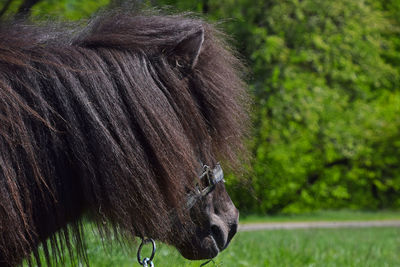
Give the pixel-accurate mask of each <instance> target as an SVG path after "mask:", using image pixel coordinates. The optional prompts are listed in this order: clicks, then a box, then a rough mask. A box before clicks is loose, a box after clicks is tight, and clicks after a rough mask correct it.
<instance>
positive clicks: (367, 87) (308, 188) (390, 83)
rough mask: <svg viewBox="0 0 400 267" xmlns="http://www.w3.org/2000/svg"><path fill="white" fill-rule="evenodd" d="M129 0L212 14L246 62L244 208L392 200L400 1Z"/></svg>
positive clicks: (14, 0)
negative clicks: (248, 120) (249, 124)
mask: <svg viewBox="0 0 400 267" xmlns="http://www.w3.org/2000/svg"><path fill="white" fill-rule="evenodd" d="M125 2H126V1H124V0H96V1H90V0H1V1H0V19H1V18H5V17H11V16H17V17H18V16H30V17H31V18H32V19H33V20H37V21H40V20H52V19H56V20H81V19H86V18H90V16H92V15H93V14H95V13H96V12H98V11H100V10H102V9H106V8H110V7H113V6H122V7H123V6H124V3H125ZM136 2H137V5H143V6H144V7H145V8H162V9H166V6H169V8H167V9H166V10H168V12H171V11H172V12H187V11H193V12H195V13H196V14H200V16H202V17H204V18H205V19H206V20H208V21H212V22H216V23H218V25H219V26H218V27H220V28H222V29H223V30H224V31H225V32H227V33H228V34H229V36H231V37H232V40H231V41H230V42H231V43H232V45H233V47H235V48H236V49H237V50H238V52H239V54H240V55H241V57H242V59H243V61H244V62H245V64H246V65H247V66H248V69H249V74H248V76H247V82H248V83H249V87H250V88H249V90H250V92H251V96H252V98H253V106H252V111H251V112H252V113H251V117H252V120H253V128H252V130H251V137H250V138H249V140H248V141H247V143H248V147H249V150H250V154H251V158H252V159H251V161H250V163H249V165H248V166H244V168H245V169H246V170H247V174H246V175H244V176H243V177H242V176H241V177H236V176H233V175H229V177H228V179H227V186H228V189H229V192H230V195H231V196H232V198H233V200H234V202H235V204H236V205H237V206H238V207H239V209H240V210H241V213H242V214H244V215H254V214H258V215H259V216H264V215H274V214H275V215H276V214H280V215H282V214H304V213H306V214H310V213H312V212H316V211H326V210H347V211H346V212H344V213H343V212H342V213H340V212H339V213H335V215H334V216H333V217H335V216H339V217H340V216H344V217H346V216H347V215H349V214H352V212H349V211H375V212H379V211H382V210H386V211H387V210H392V211H396V210H398V209H399V208H400V75H399V72H400V53H399V52H400V0H336V1H327V0H201V1H195V0H148V1H136ZM325 214H329V213H325ZM343 214H345V215H343ZM353 214H355V213H353ZM391 214H392V215H390V216H391V217H393V216H394V217H396V216H397V217H400V216H399V215H398V214H399V213H396V212H393V213H391ZM393 214H397V215H393ZM349 216H350V217H351V216H352V215H349ZM326 217H329V215H327V216H326ZM393 231H395V230H393ZM396 231H397V230H396ZM395 233H396V234H397V235H398V232H395ZM314 234H315V233H314ZM347 234H348V233H347ZM384 234H385V233H379V234H377V235H380V236H382V235H383V236H384ZM345 235H346V234H345ZM345 235H344V236H345ZM360 235H362V234H360ZM389 236H393V233H392V232H390V233H387V238H389ZM398 236H400V235H398ZM253 238H256V237H253ZM266 238H267V237H266ZM385 238H386V237H385ZM322 239H323V238H322ZM340 239H341V238H338V240H340ZM279 240H281V241H279V242H281V243H282V242H283V243H285V242H286V241H282V240H287V239H284V238H283V237H282V239H279ZM386 240H388V239H386ZM398 241H399V240H398V239H397V242H398ZM287 242H289V243H288V244H290V243H291V242H290V241H287ZM375 242H377V241H375ZM288 244H286V245H288ZM399 244H400V243H397V245H394V248H395V249H394V248H393V247H392V251H397V252H399V251H400V249H399ZM269 245H271V246H274V244H269ZM286 245H285V246H286ZM303 245H304V244H301V243H299V246H303ZM275 246H276V244H275ZM374 246H375V245H373V243H371V247H374ZM292 249H293V248H292ZM314 249H317V248H314ZM393 249H394V250H393ZM322 250H323V249H322ZM367 250H368V249H367ZM369 251H370V252H368V253H371V248H370V250H369ZM357 253H358V252H357ZM283 255H286V254H283ZM382 255H383V254H382ZM382 255H381V256H382ZM288 257H289V256H287V255H286V258H288ZM296 257H297V258H296ZM296 257H293V259H298V258H299V255H297V256H296ZM385 257H386V259H388V258H389V256H387V255H386V256H385ZM396 257H397V258H396V260H397V261H394V262H396V264H397V263H399V262H400V261H399V260H400V259H399V257H398V256H396ZM282 260H283V258H281V259H279V261H281V263H282ZM236 263H237V264H239V263H238V262H236ZM270 263H271V262H269V263H268V262H267V261H266V262H264V263H261V264H259V263H253V264H255V265H251V266H269V264H270ZM290 263H293V262H290ZM380 263H382V262H380ZM340 264H344V265H341V266H348V265H347V264H345V263H338V266H339V265H340ZM374 264H379V262H378V263H374ZM393 264H394V263H393ZM272 265H273V264H272ZM289 265H290V264H289ZM300 265H301V264H300ZM350 265H352V264H350ZM389 265H390V264H389ZM171 266H172V265H171ZM232 266H236V265H232ZM237 266H242V265H240V264H239V265H237ZM243 266H250V265H246V264H244V263H243ZM278 266H279V264H278ZM354 266H360V265H357V264H356V265H354ZM363 266H367V265H363ZM371 266H378V265H371ZM379 266H384V265H380V264H379ZM393 266H394V265H393Z"/></svg>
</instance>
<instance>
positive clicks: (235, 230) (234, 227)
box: [226, 223, 238, 246]
mask: <svg viewBox="0 0 400 267" xmlns="http://www.w3.org/2000/svg"><path fill="white" fill-rule="evenodd" d="M237 229H238V224H237V223H234V224H232V225H231V229H230V230H229V233H228V240H226V246H228V244H229V242H230V241H231V240H232V238H233V236H234V235H235V234H236V232H237Z"/></svg>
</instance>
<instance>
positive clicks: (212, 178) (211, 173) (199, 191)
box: [186, 163, 225, 209]
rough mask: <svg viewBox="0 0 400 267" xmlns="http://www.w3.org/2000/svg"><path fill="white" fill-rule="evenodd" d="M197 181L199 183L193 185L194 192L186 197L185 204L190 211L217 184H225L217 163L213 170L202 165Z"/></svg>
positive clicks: (222, 173)
mask: <svg viewBox="0 0 400 267" xmlns="http://www.w3.org/2000/svg"><path fill="white" fill-rule="evenodd" d="M199 180H200V181H197V182H196V184H195V190H194V192H192V193H190V194H189V195H188V200H187V202H186V208H187V209H191V208H192V207H193V206H194V204H195V203H196V201H197V200H198V199H200V198H202V197H204V196H206V195H207V194H209V193H210V192H212V191H213V190H214V189H215V187H216V185H217V184H218V183H219V182H225V180H224V172H223V171H222V168H221V165H220V164H219V163H217V164H216V165H215V167H214V169H211V168H210V167H209V166H207V165H203V172H202V174H201V175H200V176H199Z"/></svg>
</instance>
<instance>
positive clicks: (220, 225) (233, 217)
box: [210, 204, 239, 251]
mask: <svg viewBox="0 0 400 267" xmlns="http://www.w3.org/2000/svg"><path fill="white" fill-rule="evenodd" d="M210 222H211V227H210V232H211V233H210V234H211V237H212V238H213V239H214V241H215V244H216V245H217V247H218V250H219V251H222V250H224V249H225V248H226V247H227V246H228V245H229V242H230V241H231V240H232V238H233V236H234V235H235V234H236V232H237V228H238V222H239V211H238V210H237V209H236V207H235V206H233V204H232V208H231V209H229V210H228V211H226V212H224V213H222V214H221V213H220V214H212V215H211V221H210Z"/></svg>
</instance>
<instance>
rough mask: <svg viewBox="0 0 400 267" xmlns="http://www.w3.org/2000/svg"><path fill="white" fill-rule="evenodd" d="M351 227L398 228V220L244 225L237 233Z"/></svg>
mask: <svg viewBox="0 0 400 267" xmlns="http://www.w3.org/2000/svg"><path fill="white" fill-rule="evenodd" d="M351 227H400V220H382V221H341V222H328V221H322V222H277V223H246V224H241V225H240V226H239V231H257V230H275V229H309V228H351Z"/></svg>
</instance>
